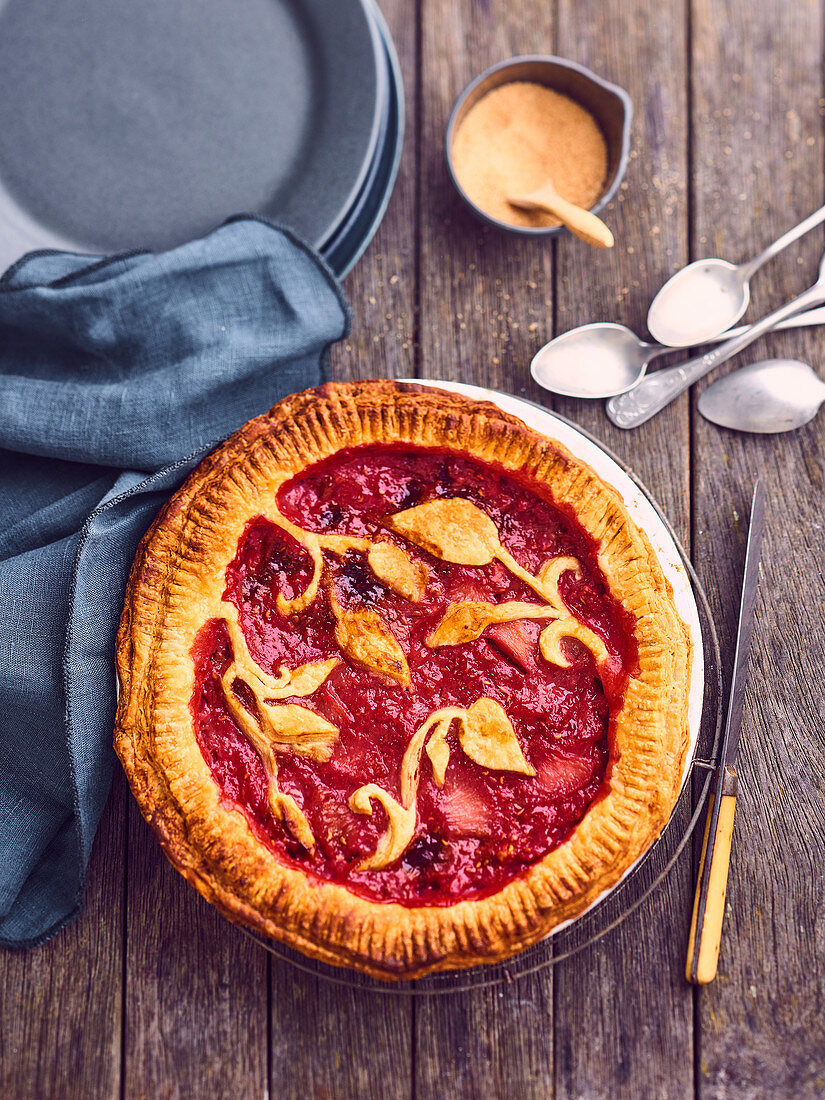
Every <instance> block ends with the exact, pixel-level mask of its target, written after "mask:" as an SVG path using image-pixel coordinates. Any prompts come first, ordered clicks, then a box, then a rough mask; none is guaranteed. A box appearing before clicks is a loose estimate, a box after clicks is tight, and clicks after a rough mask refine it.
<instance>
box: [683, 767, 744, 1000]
mask: <svg viewBox="0 0 825 1100" xmlns="http://www.w3.org/2000/svg"><path fill="white" fill-rule="evenodd" d="M731 786H732V787H733V793H731V794H726V793H723V794H722V801H721V802H720V803H719V820H718V823H717V826H716V836H715V838H714V841H713V851H712V852H711V854H710V857H709V858H710V861H711V863H710V876H709V881H708V887H707V895H706V899H705V912H704V917H703V919H702V927H701V928H700V929H697V927H696V925H697V918H698V914H699V898H700V894H701V892H702V880H703V877H704V870H705V860H706V859H707V858H708V832H709V830H710V821H711V817H712V816H713V795H711V796H710V799H709V802H708V817H707V823H706V825H705V840H704V844H703V845H702V859H701V861H700V864H699V878H698V880H697V883H696V897H695V898H694V901H693V917H692V919H691V922H690V939H689V940H688V949H687V966H686V968H685V976H686V977H687V980H688V981H689V982H693V983H694V984H696V985H706V984H707V983H708V982H712V981H713V979H714V978H715V977H716V967H717V965H718V962H719V946H720V944H721V942H722V922H723V920H724V917H725V896H726V894H727V887H728V867H729V866H730V849H731V842H732V838H733V815H734V811H735V809H736V793H735V782H734V783H733V784H731ZM697 935H698V936H699V952H698V956H697V957H696V964H695V966H694V955H695V954H696V952H695V945H696V937H697Z"/></svg>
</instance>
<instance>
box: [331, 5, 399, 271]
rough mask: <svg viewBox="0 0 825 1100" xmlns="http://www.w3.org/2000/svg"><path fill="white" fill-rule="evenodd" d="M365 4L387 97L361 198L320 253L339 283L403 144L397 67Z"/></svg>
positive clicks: (372, 228) (386, 196)
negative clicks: (380, 50)
mask: <svg viewBox="0 0 825 1100" xmlns="http://www.w3.org/2000/svg"><path fill="white" fill-rule="evenodd" d="M366 3H367V5H368V6H369V7H370V8H371V9H372V12H373V15H374V17H375V19H376V21H377V23H378V26H379V29H380V31H381V37H382V39H383V41H384V48H385V59H384V63H385V65H386V66H387V69H388V75H389V95H388V97H387V105H386V107H387V109H386V115H385V118H384V122H383V126H382V130H381V136H380V138H379V142H378V150H377V152H376V155H375V158H374V160H373V163H372V165H371V167H370V170H369V173H368V174H367V178H366V180H365V181H364V186H363V187H362V189H361V194H360V195H359V196H358V198H357V199H356V201H355V202H354V203H353V205H352V208H351V209H350V211H349V213H348V214H347V217H346V218H345V219H344V221H343V223H342V224H341V226H340V228H339V229H338V231H337V232H336V233H335V235H334V236H333V237H332V238H331V239H330V240H329V242H328V243H327V244H326V246H325V247H324V250H323V252H324V256H325V258H326V260H327V262H328V263H329V265H330V267H331V268H332V270H333V271H334V272H335V273H336V274H337V275H338V277H339V278H341V279H343V277H344V276H345V275H346V274H347V273H348V272H350V271H351V270H352V268H353V267H354V266H355V264H356V263H357V262H358V260H359V259H360V257H361V256H362V255H363V253H364V251H365V249H366V248H367V245H368V244H369V243H370V241H371V240H372V238H373V237H374V236H375V233H376V232H377V230H378V226H379V225H380V224H381V222H382V220H383V217H384V214H385V213H386V211H387V206H388V204H389V201H390V196H391V195H392V190H393V187H394V186H395V180H396V177H397V175H398V167H399V164H400V162H401V150H402V148H403V144H404V82H403V79H402V76H401V66H400V65H399V62H398V55H397V54H396V52H395V45H394V43H393V40H392V36H391V35H390V32H389V28H388V27H387V24H386V21H385V20H384V17H383V15H382V14H381V12H380V11H379V9H378V8H377V6H376V5H375V4H374V3H373V0H366Z"/></svg>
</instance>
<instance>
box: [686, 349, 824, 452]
mask: <svg viewBox="0 0 825 1100" xmlns="http://www.w3.org/2000/svg"><path fill="white" fill-rule="evenodd" d="M823 401H825V382H823V381H822V380H821V379H820V378H818V377H817V376H816V374H814V372H813V371H812V370H811V368H810V367H809V366H808V364H807V363H801V362H800V361H799V360H798V359H764V360H763V361H762V362H761V363H751V365H750V366H749V367H742V368H741V370H735V371H732V372H731V373H730V374H726V375H725V377H724V378H719V379H717V381H716V382H713V383H712V384H711V385H710V386H708V388H707V389H706V390H705V391H704V393H703V394H702V395H701V396H700V398H699V403H698V404H699V412H700V413H701V414H702V416H704V417H705V419H706V420H710V421H712V422H713V423H714V424H720V425H721V426H722V427H723V428H733V429H735V430H736V431H739V432H760V433H762V434H765V435H768V434H772V433H774V432H790V431H793V430H794V428H801V427H802V425H803V424H807V423H808V421H809V420H813V418H814V417H815V416H816V414H817V413H818V412H819V406H820V405H821V404H822V402H823Z"/></svg>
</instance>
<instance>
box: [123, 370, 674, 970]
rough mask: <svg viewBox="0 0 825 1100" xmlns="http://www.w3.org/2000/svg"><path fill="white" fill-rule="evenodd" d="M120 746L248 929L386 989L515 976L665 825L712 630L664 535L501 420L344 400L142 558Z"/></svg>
mask: <svg viewBox="0 0 825 1100" xmlns="http://www.w3.org/2000/svg"><path fill="white" fill-rule="evenodd" d="M117 661H118V673H119V678H120V685H121V694H120V700H119V705H118V713H117V721H116V730H115V747H116V749H117V752H118V754H119V756H120V758H121V761H122V762H123V765H124V768H125V770H126V773H127V775H128V777H129V781H130V784H131V787H132V790H133V792H134V794H135V797H136V798H137V800H138V803H139V805H140V808H141V810H142V812H143V814H144V816H145V817H146V819H147V820H148V821H149V822H150V823H151V825H152V826H153V828H154V829H155V831H156V833H157V835H158V837H159V839H160V842H161V844H162V846H163V848H164V850H165V852H166V854H167V855H168V857H169V858H170V860H171V861H172V863H173V864H174V865H175V866H176V867H177V868H178V870H179V871H180V872H181V873H182V874H183V875H184V876H185V877H186V878H187V879H188V880H189V881H190V882H191V883H192V884H193V885H194V886H195V887H196V888H197V889H198V890H199V891H200V892H201V894H203V896H204V897H206V898H207V899H208V900H209V901H211V902H213V903H214V904H215V905H216V906H217V907H218V908H219V909H220V910H221V912H223V913H224V915H225V916H227V917H229V918H230V919H231V920H234V921H236V922H239V923H241V924H244V925H246V926H248V927H250V928H253V929H255V930H257V931H258V932H260V933H262V934H264V935H266V936H269V937H272V938H274V939H276V940H278V941H280V942H283V943H286V944H288V945H290V946H292V947H294V948H297V949H298V950H300V951H302V952H304V953H305V954H307V955H309V956H311V957H314V958H317V959H319V960H321V961H323V962H326V963H331V964H334V965H338V966H347V967H351V968H354V969H357V970H360V971H363V972H365V973H368V974H371V975H373V976H375V977H379V978H384V979H398V978H413V977H421V976H422V975H424V974H427V973H430V972H433V971H437V970H444V969H450V968H460V967H468V966H474V965H477V964H480V963H485V962H497V961H500V960H502V959H505V958H507V957H509V956H511V955H513V954H514V953H516V952H517V951H520V950H522V949H523V948H525V947H527V946H529V945H530V944H532V943H535V942H536V941H537V940H539V939H541V938H543V937H544V936H546V935H548V934H549V933H550V932H551V931H552V930H553V929H554V928H555V927H556V926H558V925H559V924H560V923H562V922H564V921H567V920H569V919H571V918H573V917H575V916H576V915H578V914H580V913H581V912H583V911H584V910H585V909H586V908H587V907H588V906H589V905H590V904H591V903H592V902H593V901H594V899H596V898H597V897H598V896H599V895H600V894H602V893H603V892H604V891H605V890H606V889H607V888H609V887H610V886H611V885H613V884H614V883H615V882H617V881H618V880H619V879H620V878H621V877H622V875H623V874H624V873H625V872H626V871H627V869H628V868H629V867H630V866H631V865H632V864H633V863H634V862H635V861H636V860H637V859H638V858H639V856H640V855H641V854H642V853H643V852H644V851H645V850H646V849H647V848H648V847H649V846H650V844H651V843H652V842H653V841H654V840H655V838H656V837H657V836H658V835H659V833H660V832H661V830H662V828H663V827H664V825H665V823H666V822H667V820H668V817H669V816H670V813H671V811H672V809H673V806H674V804H675V801H676V798H677V796H678V793H679V789H680V784H681V777H682V766H683V762H684V757H685V753H686V751H687V745H688V688H689V673H690V662H691V642H690V638H689V633H688V631H687V628H686V627H685V626H684V624H683V623H682V621H681V619H680V618H679V615H678V613H677V611H676V608H675V606H674V601H673V595H672V592H671V589H670V586H669V584H668V582H667V581H666V579H665V577H664V575H663V573H662V571H661V568H660V566H659V564H658V561H657V559H656V555H655V553H654V551H653V549H652V547H651V546H650V543H649V541H648V539H647V537H646V536H645V534H644V533H643V532H642V531H640V530H639V529H638V528H637V527H636V526H635V525H634V524H633V522H632V520H631V519H630V517H629V515H628V514H627V511H626V510H625V508H624V505H623V504H622V501H621V499H620V497H619V495H618V494H617V493H616V492H615V490H613V489H612V488H611V487H610V486H608V485H607V484H606V483H605V482H603V481H602V480H601V479H600V478H599V477H598V476H597V475H596V473H595V472H594V471H593V470H592V469H590V468H589V467H588V466H587V465H586V464H584V463H583V462H581V461H579V460H578V459H575V458H574V457H573V456H572V455H571V454H570V453H569V452H567V451H566V450H565V449H564V448H563V447H562V446H561V445H560V444H558V443H556V442H554V441H552V440H550V439H547V438H545V437H544V436H541V435H539V434H538V433H536V432H534V431H532V430H531V429H529V428H527V427H526V426H525V425H524V424H523V423H522V422H521V421H519V420H517V419H516V418H515V417H513V416H510V415H509V414H507V413H504V412H502V411H501V410H499V409H498V408H496V407H495V406H494V405H492V404H488V403H486V402H476V401H470V400H467V399H466V398H464V397H460V396H458V395H455V394H451V393H447V392H444V391H436V390H428V389H427V388H426V387H422V386H418V385H410V384H406V383H404V384H402V383H396V382H383V381H381V382H359V383H353V384H329V385H326V386H322V387H321V388H320V389H318V390H310V391H307V392H305V393H302V394H297V395H294V396H292V397H289V398H286V399H285V400H284V401H282V402H280V403H279V404H278V405H276V406H275V407H274V408H273V409H272V410H270V412H269V413H268V414H267V415H265V416H261V417H258V418H256V419H255V420H252V421H250V422H249V423H248V424H246V425H245V426H244V427H243V428H241V429H240V431H238V432H237V433H236V434H235V435H234V436H232V438H231V439H229V440H228V441H227V442H226V443H225V444H223V445H222V446H221V447H219V448H218V449H217V450H216V451H215V452H213V453H212V454H211V455H210V456H209V457H208V458H206V459H205V460H204V461H203V462H202V463H201V464H200V466H198V468H197V469H196V470H195V471H194V472H193V473H192V475H191V476H190V477H189V479H188V481H187V482H186V483H185V484H184V486H183V487H182V488H181V489H180V490H179V492H178V493H177V494H176V495H175V496H174V497H173V498H172V499H171V500H170V501H169V503H168V504H167V505H166V506H165V508H164V509H163V510H162V511H161V513H160V514H159V516H158V517H157V519H156V521H155V523H154V524H153V526H152V527H151V529H150V530H149V531H148V533H147V535H146V537H145V538H144V540H143V542H142V544H141V547H140V549H139V551H138V554H137V557H136V560H135V564H134V566H133V569H132V574H131V577H130V581H129V586H128V590H127V595H126V603H125V608H124V614H123V619H122V622H121V628H120V632H119V635H118V652H117Z"/></svg>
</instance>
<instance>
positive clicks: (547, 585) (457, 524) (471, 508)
mask: <svg viewBox="0 0 825 1100" xmlns="http://www.w3.org/2000/svg"><path fill="white" fill-rule="evenodd" d="M390 526H391V527H392V529H393V530H394V531H396V532H398V534H400V535H403V536H404V537H405V538H406V539H408V540H409V541H410V542H412V543H414V544H415V545H416V546H420V547H422V548H423V549H424V550H428V551H429V552H430V553H431V554H434V555H435V556H437V557H439V558H442V559H443V560H444V561H449V562H453V563H454V564H456V565H489V564H491V563H492V562H493V561H495V560H498V561H500V562H501V564H502V565H503V566H504V567H505V569H507V570H508V571H509V572H510V573H512V574H513V576H515V577H518V578H519V580H522V581H524V583H525V584H527V585H529V586H530V588H532V589H533V591H534V592H535V593H536V595H537V596H540V597H541V598H542V599H543V600H544V601H545V604H546V606H545V607H542V606H540V605H537V604H529V603H517V602H515V601H512V602H507V603H501V604H488V603H483V602H480V601H474V600H466V601H463V602H462V603H457V604H453V605H452V606H451V607H449V608H448V609H447V611H446V613H445V615H444V617H443V618H442V620H441V622H440V623H439V624H438V626H437V627H436V629H435V630H434V631H433V633H432V634H431V635H430V637H429V638H428V639H427V645H428V646H430V647H432V648H436V647H438V646H443V645H461V644H462V642H469V641H473V640H475V639H476V638H480V637H481V635H482V634H483V633H484V631H485V630H486V629H487V627H488V626H491V625H492V624H493V623H503V622H514V621H516V620H518V619H552V620H555V621H554V622H552V623H551V624H550V625H549V626H547V627H545V628H544V630H543V631H542V632H541V634H540V636H539V651H540V653H541V655H542V657H543V658H544V659H545V661H547V662H548V663H550V664H555V665H561V666H562V667H565V668H566V667H568V666H569V664H570V662H569V661H568V660H567V658H566V657H565V655H564V653H563V651H562V647H561V641H562V639H563V638H575V639H577V640H578V641H580V642H582V644H583V645H585V646H587V648H588V649H589V650H590V651H591V653H592V654H593V656H594V657H595V658H596V661H597V663H599V662H601V661H605V660H607V656H608V654H607V648H606V646H605V644H604V642H603V641H602V639H601V638H600V637H599V635H598V634H596V633H595V631H593V630H590V628H589V627H587V626H585V625H584V623H580V622H579V620H578V619H577V618H576V617H575V615H573V614H571V612H570V611H569V610H568V609H567V607H566V606H565V603H564V600H562V598H561V595H560V593H559V580H560V579H561V576H562V574H563V573H565V572H568V571H570V572H573V573H575V574H576V575H577V576H580V575H581V570H580V567H579V563H578V561H577V560H576V558H570V557H559V558H552V559H551V560H550V561H546V562H545V563H544V565H542V567H541V569H539V571H538V573H536V574H535V576H534V575H533V574H532V573H529V572H528V571H527V570H526V569H523V568H522V566H520V565H519V563H518V562H517V561H516V560H515V558H514V557H513V556H512V555H511V554H510V553H509V552H508V551H507V550H505V549H504V547H503V546H502V545H501V541H500V539H499V536H498V531H497V530H496V525H495V524H494V523H493V521H492V520H491V519H490V517H489V516H488V515H487V513H486V512H483V511H482V510H481V509H480V508H479V507H478V506H477V505H475V504H473V502H472V501H470V500H464V499H463V498H460V497H452V498H445V499H441V500H431V501H429V502H428V503H426V504H418V505H416V506H415V507H414V508H408V509H407V510H406V511H404V512H399V513H398V514H397V515H395V516H393V518H392V519H391V520H390Z"/></svg>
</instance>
